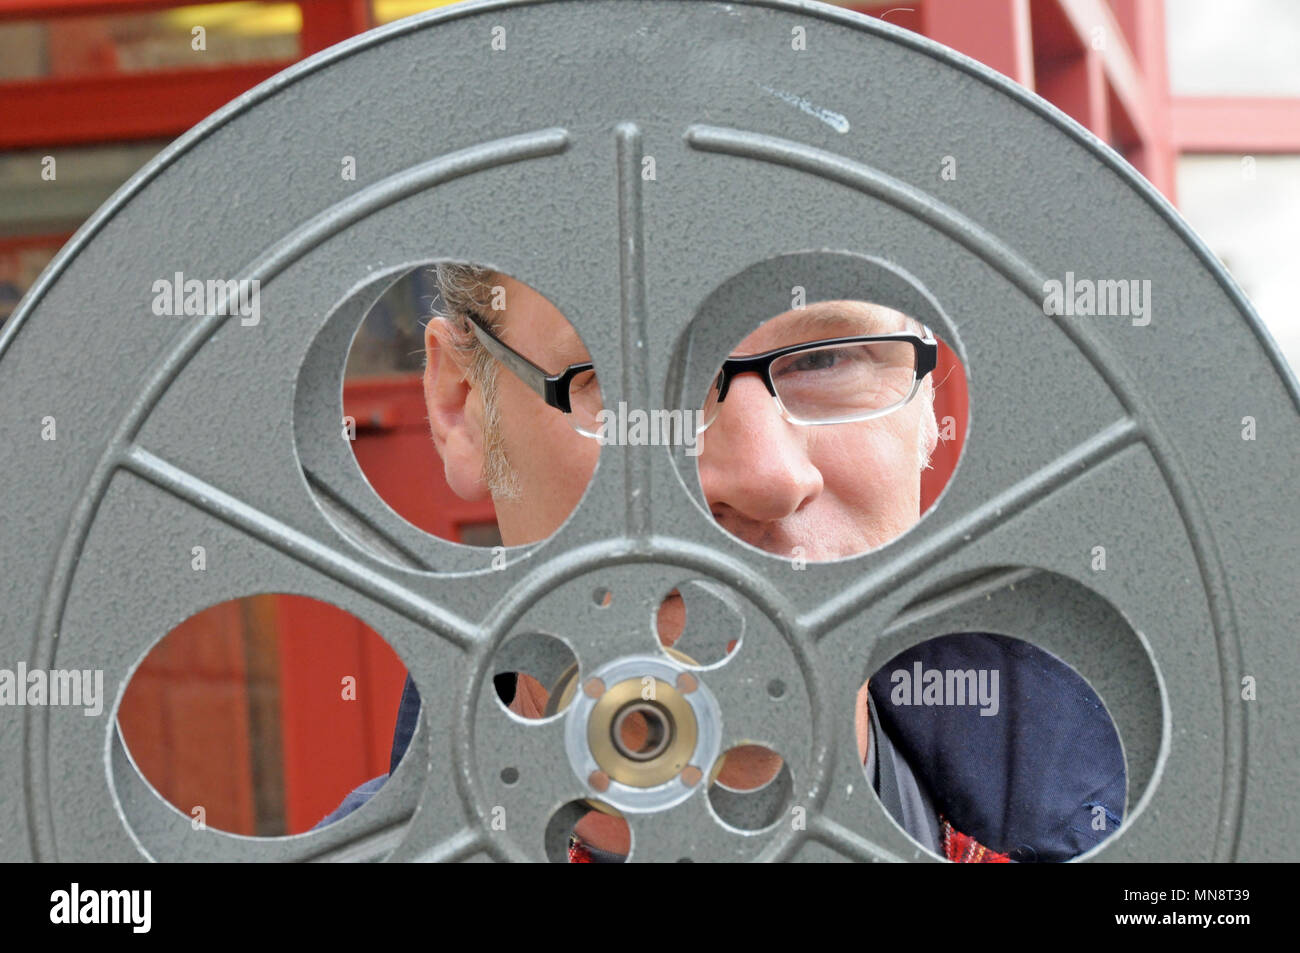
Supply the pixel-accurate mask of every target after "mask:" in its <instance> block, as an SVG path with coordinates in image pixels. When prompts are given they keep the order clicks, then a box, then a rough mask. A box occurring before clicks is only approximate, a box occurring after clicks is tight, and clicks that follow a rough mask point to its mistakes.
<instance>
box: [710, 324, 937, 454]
mask: <svg viewBox="0 0 1300 953" xmlns="http://www.w3.org/2000/svg"><path fill="white" fill-rule="evenodd" d="M923 330H924V332H925V333H924V336H922V335H918V334H914V333H912V332H911V331H898V332H895V333H891V334H862V335H855V336H852V337H841V338H823V339H821V340H819V341H804V342H803V343H801V344H788V345H786V346H785V347H778V348H775V349H773V350H771V351H764V352H763V353H762V354H748V355H746V356H744V357H729V358H727V359H726V360H725V361H723V362H722V369H721V370H720V371H719V372H718V375H717V377H715V378H714V379H713V382H712V383H711V384H710V385H709V388H710V390H712V389H713V387H715V386H716V387H717V388H718V399H717V401H716V404H717V405H718V406H720V405H721V404H722V402H723V401H724V400H725V399H726V397H727V391H728V389H729V388H730V387H731V382H732V381H733V380H734V379H735V378H736V377H738V376H740V375H741V374H757V375H758V376H759V378H760V379H761V380H762V381H763V386H764V387H766V388H767V392H768V394H769V395H771V397H772V399H773V400H774V401H776V404H777V406H778V407H780V408H781V410H782V413H783V416H785V418H786V419H787V420H789V421H791V422H792V423H797V424H802V425H805V426H817V425H819V424H833V423H852V422H855V421H859V420H871V419H872V418H874V417H883V416H884V415H885V414H888V413H891V412H893V411H895V410H898V408H900V407H903V406H906V405H907V404H908V403H909V402H910V401H911V400H912V398H913V397H915V396H916V392H917V391H918V390H919V389H920V386H921V381H923V380H925V376H926V375H927V374H929V373H930V372H931V371H933V370H934V368H935V366H936V365H937V364H938V361H939V344H938V342H937V341H936V340H935V338H934V332H933V331H931V330H930V329H929V328H927V327H924V326H923ZM877 341H906V342H907V343H908V344H911V345H912V348H913V350H914V351H915V354H916V366H915V369H914V371H913V379H912V389H911V391H909V392H908V395H907V396H906V397H905V398H903V399H902V400H901V401H899V402H898V403H897V404H894V405H892V406H890V407H886V408H884V409H883V410H878V411H871V412H869V413H866V414H862V415H861V416H856V417H850V418H846V419H843V420H841V419H836V420H803V419H801V418H798V417H795V416H794V415H793V414H791V413H790V411H789V409H788V408H787V407H786V406H785V404H784V403H783V402H782V401H781V398H780V396H779V395H778V394H777V392H776V384H775V382H773V380H772V362H773V361H775V360H776V359H777V358H780V357H785V356H786V355H788V354H797V353H799V352H800V351H813V350H817V349H818V348H826V347H835V346H837V345H841V344H870V343H873V342H877ZM716 418H717V410H716V409H715V411H714V414H713V417H712V418H710V420H709V421H708V423H705V424H704V425H703V426H702V427H701V428H700V430H701V431H703V430H704V429H706V428H707V427H708V426H709V424H711V423H713V420H714V419H716Z"/></svg>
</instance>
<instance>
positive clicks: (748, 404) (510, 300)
mask: <svg viewBox="0 0 1300 953" xmlns="http://www.w3.org/2000/svg"><path fill="white" fill-rule="evenodd" d="M495 280H496V282H497V283H499V284H500V285H502V286H503V287H504V288H505V300H506V311H505V319H504V321H503V322H502V326H501V329H500V331H499V332H498V333H499V336H500V337H501V338H502V339H503V340H504V341H505V342H506V343H508V344H510V345H511V346H512V347H514V348H515V350H517V351H519V352H520V353H521V354H523V355H525V356H526V357H528V358H529V359H530V360H532V361H533V363H535V364H537V365H539V366H540V367H543V368H545V369H546V370H547V371H548V372H550V373H556V372H558V371H560V370H561V369H563V368H564V367H566V366H568V365H569V364H574V363H578V362H582V361H586V360H589V359H590V358H589V355H588V353H587V350H586V348H585V347H584V346H583V344H582V342H581V340H580V339H579V338H578V335H577V332H576V331H575V330H574V329H573V327H572V326H571V325H570V324H569V322H568V321H567V320H566V319H565V317H564V315H563V314H561V313H560V312H559V311H558V310H557V309H556V308H555V307H554V306H553V305H551V304H550V302H548V301H547V300H546V299H545V298H544V297H542V296H541V295H540V294H538V293H537V292H535V291H533V290H532V289H531V288H529V287H528V286H527V285H524V284H521V283H519V282H517V281H514V280H513V279H511V278H508V277H505V276H498V277H497V278H496V279H495ZM905 330H908V328H907V327H906V325H905V323H904V317H903V315H901V314H899V313H898V312H896V311H892V310H890V309H887V308H882V307H879V306H876V305H871V304H866V303H863V302H855V301H836V302H820V303H817V304H811V305H808V306H807V307H806V308H802V309H798V310H793V311H788V312H786V313H784V314H781V315H778V316H777V317H775V318H773V319H772V320H769V321H767V322H765V323H764V324H763V325H762V326H761V327H759V328H758V329H757V330H755V331H754V332H753V333H752V334H750V335H749V336H748V337H746V338H745V339H744V340H743V341H741V342H740V344H739V345H738V346H737V347H736V348H735V350H734V352H733V353H735V354H736V355H745V354H754V353H759V352H762V351H768V350H771V349H773V348H777V347H781V346H784V345H787V344H794V343H799V342H802V341H810V340H818V339H822V338H829V337H840V336H847V335H854V334H871V333H885V332H891V331H905ZM428 340H429V342H430V348H429V371H428V372H426V377H425V388H426V397H430V395H431V393H432V392H433V390H434V389H435V388H436V385H437V380H436V373H437V369H438V368H439V367H440V366H441V365H440V364H439V361H438V356H439V355H438V350H437V346H436V341H437V338H436V335H434V334H432V333H431V334H430V335H429V338H428ZM597 371H598V372H599V368H597ZM448 373H449V374H454V369H453V370H449V371H448ZM444 383H445V381H444ZM464 400H465V410H464V413H463V414H462V415H460V417H459V419H458V421H457V423H458V424H459V425H460V426H463V427H465V428H467V429H468V430H470V431H473V429H474V428H475V427H478V428H479V430H480V432H479V433H478V434H476V435H475V434H470V435H469V436H468V437H467V438H466V439H465V441H463V442H464V443H465V445H467V446H470V447H471V450H470V452H467V453H465V454H463V455H462V456H461V457H459V458H457V459H456V460H449V459H448V455H447V454H446V453H444V454H443V459H444V462H445V463H446V465H447V468H448V482H449V483H451V485H452V487H453V489H456V490H457V491H458V492H461V495H462V496H481V495H484V494H486V493H487V492H488V491H487V488H486V486H485V485H483V483H482V480H481V477H480V473H481V467H482V460H481V450H480V453H479V455H478V456H476V455H475V453H474V452H473V449H472V448H473V447H474V446H477V447H479V448H482V447H483V446H484V445H485V441H484V436H483V434H482V433H481V428H482V421H483V411H482V394H481V392H480V391H479V389H478V388H476V387H472V386H470V387H467V389H466V390H465V391H464ZM497 401H498V407H499V411H500V424H499V439H500V444H499V445H500V447H501V450H502V452H503V453H504V455H505V458H506V461H507V462H508V464H509V466H510V468H511V469H512V470H513V471H514V474H515V476H516V478H517V483H518V487H519V489H520V494H519V496H518V498H517V499H504V498H502V496H501V495H500V494H497V495H496V496H495V497H494V502H495V506H496V511H497V520H498V524H499V526H500V529H501V537H502V541H503V542H504V543H505V544H506V545H520V544H524V543H530V542H535V541H537V540H541V539H544V538H546V537H547V536H549V535H550V534H551V533H553V532H554V531H555V530H556V529H557V528H559V526H560V524H561V523H563V522H564V520H565V518H566V517H567V516H568V515H569V513H571V512H572V511H573V509H574V507H576V505H577V503H578V501H579V499H580V498H581V496H582V494H583V491H584V490H585V489H586V487H587V484H588V482H589V481H590V479H591V475H592V473H593V472H594V470H595V466H596V461H597V458H598V456H599V453H600V444H599V442H598V441H596V440H593V439H591V438H590V437H584V436H583V435H581V434H579V433H577V432H576V431H575V430H574V429H573V428H572V427H571V426H570V425H569V423H568V421H567V419H566V416H565V415H564V414H562V413H560V412H559V411H557V410H555V409H554V408H551V407H548V406H547V405H546V404H545V403H544V402H543V401H542V399H541V398H540V397H538V396H537V395H536V394H535V393H534V392H533V391H531V390H530V389H529V388H528V387H527V386H526V385H525V384H524V383H523V382H522V381H520V380H519V379H518V378H517V377H516V376H515V375H514V374H512V373H510V372H509V371H508V370H506V369H505V368H499V371H498V374H497ZM444 403H445V401H444ZM924 415H930V426H929V427H928V428H926V427H923V424H924V423H927V421H926V418H925V416H924ZM448 416H449V415H447V414H443V415H442V419H448ZM430 420H431V422H433V424H434V429H435V440H437V436H438V434H437V430H438V420H439V415H437V414H436V413H435V408H434V400H433V399H432V398H431V400H430ZM932 420H933V410H932V409H931V406H930V403H929V402H928V401H927V400H924V399H923V395H920V394H918V396H917V397H916V398H915V399H913V400H912V401H911V402H909V403H908V404H907V405H906V406H904V407H902V408H900V409H898V410H896V411H894V412H893V413H891V414H888V415H886V416H884V417H881V418H877V419H875V420H866V421H860V422H856V423H847V424H832V425H822V426H801V425H796V424H792V423H789V422H788V421H786V420H785V419H784V418H783V417H782V416H781V414H780V411H779V408H778V407H777V405H776V402H775V401H773V399H772V397H771V396H770V395H769V394H768V392H767V389H766V387H765V386H764V385H763V382H762V380H760V379H759V377H758V376H757V375H754V374H745V375H741V376H739V377H737V378H735V379H734V380H733V381H732V382H731V387H730V389H729V390H728V392H727V395H726V399H725V400H724V401H723V402H722V404H721V405H720V407H719V411H718V416H717V418H716V419H715V420H714V421H713V422H712V424H711V425H710V426H709V428H708V430H706V431H705V432H704V433H703V434H701V435H700V436H699V441H700V454H699V456H698V457H697V458H696V459H697V461H698V464H699V473H700V483H701V486H702V489H703V492H704V497H705V499H706V500H707V502H708V505H709V508H710V510H711V512H712V513H713V516H714V518H715V519H717V521H718V522H719V523H720V524H721V525H722V526H723V528H725V529H727V530H728V531H729V532H731V533H733V534H734V535H735V536H737V537H739V538H740V539H742V540H744V541H745V542H747V543H749V544H751V545H753V546H756V547H758V548H760V549H763V550H766V551H768V552H771V553H774V554H777V555H780V556H783V557H787V558H792V557H802V558H804V559H807V560H808V561H814V560H825V559H835V558H839V557H844V556H850V555H854V554H857V553H861V552H864V551H866V550H868V549H871V548H874V547H877V546H881V545H883V544H885V543H887V542H889V541H890V540H892V539H894V538H895V537H897V536H899V535H900V534H901V533H903V532H904V531H905V530H906V529H907V528H908V527H910V526H912V525H913V524H914V523H916V521H917V520H918V519H919V516H920V506H919V503H920V459H921V457H922V456H923V454H922V452H921V444H922V442H923V441H924V440H927V439H929V440H930V441H931V443H932V441H933V436H930V437H928V438H927V434H932V433H933V424H932ZM444 439H445V438H444ZM439 449H440V452H441V451H442V445H441V444H440V448H439ZM927 449H929V448H927ZM476 466H477V467H478V470H475V469H474V468H475V467H476ZM453 468H456V469H458V472H456V473H453V472H452V470H453ZM476 481H477V482H476ZM462 488H464V489H462ZM466 490H468V492H466ZM796 547H799V548H796Z"/></svg>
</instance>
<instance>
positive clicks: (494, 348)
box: [465, 309, 592, 414]
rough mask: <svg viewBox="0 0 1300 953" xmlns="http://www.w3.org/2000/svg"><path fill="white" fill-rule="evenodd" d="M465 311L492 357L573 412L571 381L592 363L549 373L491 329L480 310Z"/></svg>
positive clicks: (549, 400)
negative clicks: (571, 405)
mask: <svg viewBox="0 0 1300 953" xmlns="http://www.w3.org/2000/svg"><path fill="white" fill-rule="evenodd" d="M465 314H466V316H467V317H468V318H469V323H470V327H471V328H473V330H474V335H475V337H477V338H478V339H479V341H481V342H482V344H483V346H484V347H485V348H487V349H488V351H489V352H491V354H492V356H493V357H495V358H496V359H497V360H499V361H500V362H501V363H502V364H504V365H505V366H506V367H508V368H510V370H511V372H512V373H514V375H515V376H516V377H518V378H519V379H520V380H521V381H523V382H524V383H525V384H527V385H528V387H529V389H530V390H532V391H533V392H534V393H536V394H537V396H538V397H540V398H542V400H544V401H546V403H548V404H549V405H551V406H552V407H555V408H556V409H558V410H562V411H564V412H565V413H566V414H567V413H571V412H572V408H571V407H570V405H569V381H570V380H571V379H572V378H573V377H574V376H575V375H577V374H580V373H582V372H583V371H586V370H591V368H592V365H591V364H571V365H570V366H569V367H567V368H565V369H564V370H563V371H561V372H560V373H558V374H548V373H546V371H544V370H543V369H542V368H540V367H538V366H537V365H536V364H534V363H533V362H532V361H530V360H528V358H526V357H524V356H523V355H522V354H520V353H519V352H518V351H516V350H515V349H514V348H512V347H511V346H510V345H509V344H507V343H506V342H505V341H503V340H501V339H500V338H499V337H497V336H496V335H495V334H493V333H492V332H491V331H490V330H488V328H487V325H486V324H485V323H484V321H483V318H482V317H481V316H480V315H479V314H478V313H477V312H475V311H472V310H468V309H467V310H466V312H465Z"/></svg>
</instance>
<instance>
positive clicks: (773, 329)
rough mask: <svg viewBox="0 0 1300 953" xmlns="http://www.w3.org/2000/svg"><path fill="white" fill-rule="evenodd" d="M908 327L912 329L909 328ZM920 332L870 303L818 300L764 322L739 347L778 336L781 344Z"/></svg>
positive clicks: (895, 313)
mask: <svg viewBox="0 0 1300 953" xmlns="http://www.w3.org/2000/svg"><path fill="white" fill-rule="evenodd" d="M909 325H911V326H914V327H909ZM907 330H919V325H916V322H915V321H913V320H912V319H910V318H908V316H907V315H905V314H903V313H902V312H901V311H895V310H894V309H893V308H887V307H885V306H884V305H879V304H874V303H872V302H869V301H818V302H815V303H814V304H810V305H807V306H805V307H802V308H796V309H793V310H791V311H787V312H785V313H784V314H780V315H777V316H776V317H774V318H772V319H770V320H768V321H766V322H764V323H763V324H762V325H761V326H760V327H759V328H758V329H757V330H755V331H754V333H753V334H751V335H750V336H749V337H748V338H746V339H745V341H744V342H742V344H748V342H750V341H751V340H752V341H754V343H756V344H758V345H765V344H766V343H767V342H769V341H770V340H772V339H775V338H776V337H780V338H781V340H782V341H785V340H787V339H793V338H798V340H800V341H803V340H816V339H817V338H819V337H839V336H849V335H854V334H892V333H894V332H897V331H907Z"/></svg>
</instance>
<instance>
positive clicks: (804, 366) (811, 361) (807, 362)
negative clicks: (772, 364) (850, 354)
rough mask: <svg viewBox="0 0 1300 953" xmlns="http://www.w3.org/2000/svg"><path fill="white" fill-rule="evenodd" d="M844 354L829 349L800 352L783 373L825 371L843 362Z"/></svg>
mask: <svg viewBox="0 0 1300 953" xmlns="http://www.w3.org/2000/svg"><path fill="white" fill-rule="evenodd" d="M841 358H842V355H841V354H840V352H839V351H837V350H833V349H827V350H824V351H809V352H807V353H806V354H800V355H798V356H797V357H795V359H794V360H792V361H791V362H790V363H789V364H787V365H786V366H785V367H784V368H783V369H782V373H790V372H794V373H800V372H803V371H824V370H827V369H829V368H831V367H834V366H835V365H836V364H838V363H841Z"/></svg>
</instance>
